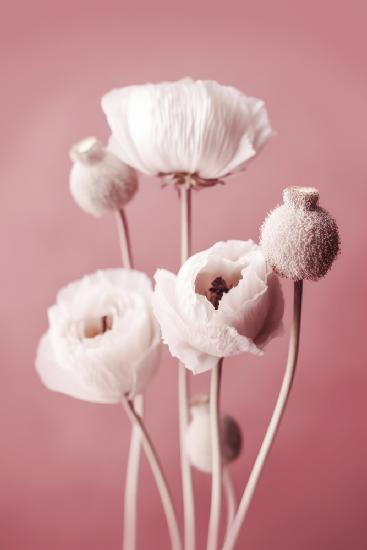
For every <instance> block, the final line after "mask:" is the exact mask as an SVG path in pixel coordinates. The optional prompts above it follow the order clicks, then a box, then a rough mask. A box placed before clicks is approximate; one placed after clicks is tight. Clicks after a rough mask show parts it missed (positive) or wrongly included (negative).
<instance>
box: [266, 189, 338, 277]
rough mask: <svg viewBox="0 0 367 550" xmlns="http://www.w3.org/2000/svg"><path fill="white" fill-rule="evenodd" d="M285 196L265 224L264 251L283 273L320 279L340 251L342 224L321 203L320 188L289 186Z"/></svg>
mask: <svg viewBox="0 0 367 550" xmlns="http://www.w3.org/2000/svg"><path fill="white" fill-rule="evenodd" d="M283 199H284V204H282V205H281V206H278V207H277V208H275V209H274V210H273V211H272V212H270V214H268V216H267V218H266V220H265V221H264V223H263V225H262V227H261V231H260V233H261V235H260V244H261V247H262V249H263V252H264V254H265V256H266V258H267V260H268V261H269V263H270V265H271V266H272V267H273V269H274V271H275V272H276V273H278V274H279V275H281V276H282V277H287V278H289V279H293V280H294V281H299V280H302V279H310V280H312V281H317V280H318V279H320V278H321V277H323V276H324V275H326V273H327V272H328V271H329V269H330V268H331V265H332V263H333V261H334V260H335V258H336V257H337V255H338V254H339V251H340V238H339V231H338V226H337V225H336V222H335V220H334V219H333V218H332V217H331V216H330V214H329V213H328V212H327V211H326V210H324V209H323V208H321V207H320V206H319V205H318V200H319V192H318V190H317V189H314V188H313V187H288V188H287V189H284V191H283Z"/></svg>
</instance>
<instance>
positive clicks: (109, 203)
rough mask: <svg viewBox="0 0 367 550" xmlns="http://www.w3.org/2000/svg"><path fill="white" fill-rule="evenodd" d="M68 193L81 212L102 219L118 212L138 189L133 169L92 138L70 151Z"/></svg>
mask: <svg viewBox="0 0 367 550" xmlns="http://www.w3.org/2000/svg"><path fill="white" fill-rule="evenodd" d="M70 158H71V160H72V161H73V162H74V164H73V167H72V168H71V171H70V192H71V194H72V196H73V198H74V200H75V202H76V203H77V204H78V205H79V206H80V208H81V209H82V210H84V211H85V212H87V213H88V214H93V215H94V216H97V217H99V216H101V215H102V214H105V213H107V212H110V211H111V210H119V209H121V208H122V207H123V206H124V205H125V204H126V203H127V202H129V201H130V200H131V199H132V197H133V196H134V194H135V192H136V190H137V188H138V182H137V176H136V172H135V170H133V169H132V168H130V166H127V165H126V164H124V163H123V162H122V161H121V160H120V159H119V158H118V157H116V155H114V154H113V153H111V152H110V151H109V150H108V149H106V148H105V147H103V146H102V144H101V143H100V141H98V140H97V139H96V138H95V137H88V138H85V139H83V140H82V141H79V142H78V143H76V144H75V145H74V146H73V147H72V148H71V150H70Z"/></svg>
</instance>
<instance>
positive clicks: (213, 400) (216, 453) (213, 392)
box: [207, 359, 223, 550]
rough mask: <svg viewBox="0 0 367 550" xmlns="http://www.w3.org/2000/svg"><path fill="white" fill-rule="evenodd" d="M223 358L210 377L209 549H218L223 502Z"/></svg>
mask: <svg viewBox="0 0 367 550" xmlns="http://www.w3.org/2000/svg"><path fill="white" fill-rule="evenodd" d="M222 363H223V359H220V360H219V361H218V364H217V365H216V366H215V367H214V369H213V370H212V373H211V378H210V403H209V409H210V435H211V447H212V497H211V503H210V517H209V528H208V542H207V550H217V548H218V534H219V522H220V509H221V502H222V452H221V444H220V431H219V414H220V413H219V398H220V381H221V374H222Z"/></svg>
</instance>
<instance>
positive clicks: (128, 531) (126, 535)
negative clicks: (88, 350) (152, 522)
mask: <svg viewBox="0 0 367 550" xmlns="http://www.w3.org/2000/svg"><path fill="white" fill-rule="evenodd" d="M134 410H135V412H136V414H138V415H139V416H140V417H141V418H142V417H143V412H144V400H143V396H142V395H137V396H136V397H135V398H134ZM140 450H141V437H140V428H139V427H138V426H136V425H134V426H133V427H132V431H131V440H130V449H129V458H128V463H127V470H126V481H125V499H124V532H123V546H122V547H123V549H124V550H135V548H136V523H137V522H136V518H137V492H138V479H139V465H140Z"/></svg>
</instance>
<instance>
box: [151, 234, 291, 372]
mask: <svg viewBox="0 0 367 550" xmlns="http://www.w3.org/2000/svg"><path fill="white" fill-rule="evenodd" d="M155 280H156V287H155V291H154V296H153V309H154V313H155V315H156V317H157V319H158V322H159V324H160V325H161V330H162V336H163V341H164V342H165V343H166V344H168V347H169V349H170V352H171V354H172V355H173V356H174V357H177V358H178V359H179V360H180V361H181V362H182V363H184V365H185V366H186V367H187V368H188V369H190V370H191V371H193V372H194V373H200V372H204V371H207V370H209V369H211V368H212V367H214V366H215V365H216V364H217V362H218V358H220V357H229V356H232V355H237V354H239V353H241V352H244V351H247V352H250V353H253V354H255V355H261V354H262V353H263V348H264V345H265V344H266V343H267V341H268V340H269V339H270V338H271V337H274V336H275V335H277V334H278V333H279V331H280V329H281V327H282V316H283V308H284V305H283V296H282V292H281V288H280V284H279V281H278V278H277V276H276V275H275V274H274V273H273V272H272V270H271V268H270V267H269V265H268V264H267V262H266V260H265V257H264V254H263V253H262V251H261V248H260V247H259V246H258V245H257V244H255V243H254V242H253V241H227V242H218V243H216V244H215V245H214V246H212V247H211V248H209V249H208V250H204V251H202V252H199V253H198V254H195V255H194V256H191V258H189V259H188V260H187V261H186V262H185V263H184V264H183V265H182V267H181V269H180V271H179V273H178V275H177V276H176V275H174V274H173V273H170V272H169V271H166V270H164V269H159V270H158V271H157V272H156V274H155Z"/></svg>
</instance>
